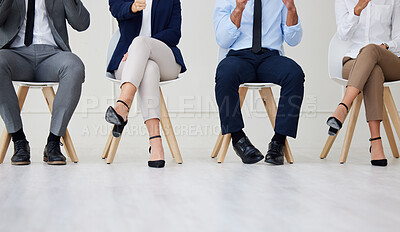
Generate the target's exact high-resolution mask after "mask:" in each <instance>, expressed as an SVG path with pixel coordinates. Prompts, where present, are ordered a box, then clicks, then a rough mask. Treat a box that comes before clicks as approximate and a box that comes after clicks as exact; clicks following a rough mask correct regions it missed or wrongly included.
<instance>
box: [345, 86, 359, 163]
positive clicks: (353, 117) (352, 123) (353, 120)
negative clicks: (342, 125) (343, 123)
mask: <svg viewBox="0 0 400 232" xmlns="http://www.w3.org/2000/svg"><path fill="white" fill-rule="evenodd" d="M362 99H363V95H362V93H360V94H359V95H358V96H357V97H356V99H355V100H354V102H353V107H352V109H351V111H350V119H349V125H348V126H347V130H346V135H345V138H344V142H343V147H342V152H341V155H340V163H341V164H344V163H345V162H346V160H347V156H348V154H349V150H350V145H351V140H352V139H353V134H354V129H355V127H356V124H357V119H358V114H359V113H360V108H361V103H362Z"/></svg>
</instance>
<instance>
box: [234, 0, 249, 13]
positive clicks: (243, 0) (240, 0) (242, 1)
mask: <svg viewBox="0 0 400 232" xmlns="http://www.w3.org/2000/svg"><path fill="white" fill-rule="evenodd" d="M247 2H248V0H236V9H237V10H240V11H242V12H243V11H244V9H245V8H246V4H247ZM236 9H235V10H236Z"/></svg>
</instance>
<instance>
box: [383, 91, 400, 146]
mask: <svg viewBox="0 0 400 232" xmlns="http://www.w3.org/2000/svg"><path fill="white" fill-rule="evenodd" d="M383 96H384V101H385V105H386V108H387V110H388V112H389V115H390V118H391V119H392V122H393V126H394V129H395V130H396V132H397V136H398V137H399V139H400V116H399V113H398V111H397V107H396V104H395V102H394V99H393V95H392V93H391V91H390V88H389V87H385V90H384V95H383Z"/></svg>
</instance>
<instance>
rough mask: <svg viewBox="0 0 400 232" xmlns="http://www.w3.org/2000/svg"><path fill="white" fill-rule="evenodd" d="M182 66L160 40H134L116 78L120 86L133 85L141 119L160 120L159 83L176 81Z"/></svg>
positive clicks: (143, 38)
mask: <svg viewBox="0 0 400 232" xmlns="http://www.w3.org/2000/svg"><path fill="white" fill-rule="evenodd" d="M180 71H181V66H180V65H179V64H177V63H176V61H175V56H174V54H173V53H172V50H171V49H170V48H169V47H168V46H167V45H166V44H165V43H163V42H162V41H160V40H157V39H153V38H150V37H143V36H138V37H136V38H135V39H134V40H133V42H132V44H131V46H130V47H129V50H128V59H127V60H126V61H121V63H120V65H119V67H118V70H116V72H115V75H116V78H117V79H118V80H121V83H122V84H121V86H122V85H123V84H125V83H127V82H129V83H132V84H133V85H134V86H135V87H136V88H137V90H138V91H139V97H140V106H141V110H142V115H143V120H144V121H145V122H146V121H147V120H149V119H153V118H158V119H159V118H160V109H161V105H160V92H159V84H160V81H169V80H173V79H176V78H177V77H178V75H179V73H180Z"/></svg>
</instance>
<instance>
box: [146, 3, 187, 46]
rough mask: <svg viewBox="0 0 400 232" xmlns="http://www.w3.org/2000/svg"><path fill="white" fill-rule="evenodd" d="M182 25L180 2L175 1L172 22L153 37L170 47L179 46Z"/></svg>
mask: <svg viewBox="0 0 400 232" xmlns="http://www.w3.org/2000/svg"><path fill="white" fill-rule="evenodd" d="M181 25H182V12H181V2H180V0H174V6H173V9H172V16H171V21H170V22H169V25H168V27H167V28H166V29H165V30H163V31H160V32H159V33H157V34H155V35H153V36H152V37H153V38H155V39H158V40H161V41H163V42H164V43H165V44H167V45H168V46H170V47H175V46H177V45H178V44H179V40H180V38H181Z"/></svg>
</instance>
